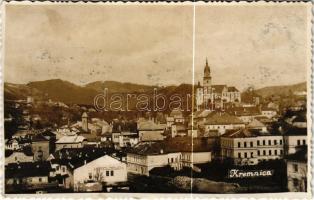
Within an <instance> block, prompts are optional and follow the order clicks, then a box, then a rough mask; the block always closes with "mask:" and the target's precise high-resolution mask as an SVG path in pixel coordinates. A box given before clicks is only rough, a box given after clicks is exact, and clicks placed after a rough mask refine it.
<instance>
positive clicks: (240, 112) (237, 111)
mask: <svg viewBox="0 0 314 200" xmlns="http://www.w3.org/2000/svg"><path fill="white" fill-rule="evenodd" d="M227 111H228V112H229V113H232V114H234V115H236V116H250V115H259V114H260V111H259V108H258V107H231V108H229V109H228V110H227Z"/></svg>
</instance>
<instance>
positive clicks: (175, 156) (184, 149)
mask: <svg viewBox="0 0 314 200" xmlns="http://www.w3.org/2000/svg"><path fill="white" fill-rule="evenodd" d="M211 152H212V146H211V145H208V144H207V143H206V142H204V140H202V139H198V138H197V139H194V140H193V146H192V138H191V137H176V138H170V139H168V140H164V141H155V142H140V143H139V144H137V145H136V146H135V147H134V148H133V149H130V150H129V151H128V153H127V169H128V172H130V173H134V174H141V175H146V176H149V172H150V170H152V169H154V168H157V167H166V166H170V167H171V168H173V169H175V170H181V169H182V168H183V167H193V166H194V164H201V163H207V162H210V161H211V159H212V154H211ZM194 158H195V159H194ZM193 159H194V160H193ZM192 161H193V162H192Z"/></svg>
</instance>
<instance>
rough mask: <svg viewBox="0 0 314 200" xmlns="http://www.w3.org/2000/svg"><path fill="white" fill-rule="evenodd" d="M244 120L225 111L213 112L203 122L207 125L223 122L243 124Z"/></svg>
mask: <svg viewBox="0 0 314 200" xmlns="http://www.w3.org/2000/svg"><path fill="white" fill-rule="evenodd" d="M243 123H244V122H243V121H242V120H240V119H239V118H238V117H236V116H233V115H230V114H228V113H225V112H215V113H212V114H210V115H209V116H208V117H207V120H206V121H205V123H204V124H207V125H221V124H222V125H223V124H243Z"/></svg>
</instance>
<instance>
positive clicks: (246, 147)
mask: <svg viewBox="0 0 314 200" xmlns="http://www.w3.org/2000/svg"><path fill="white" fill-rule="evenodd" d="M220 146H221V157H222V158H223V159H230V160H232V161H233V163H234V164H236V165H255V164H257V163H258V162H260V161H262V160H270V159H281V158H282V157H283V147H284V145H283V137H282V136H281V135H271V134H267V133H261V132H259V131H256V130H249V129H239V130H230V131H228V132H226V133H225V134H223V135H222V136H221V138H220Z"/></svg>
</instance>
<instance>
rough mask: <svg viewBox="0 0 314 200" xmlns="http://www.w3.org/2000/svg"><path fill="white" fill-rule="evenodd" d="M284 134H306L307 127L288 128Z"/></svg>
mask: <svg viewBox="0 0 314 200" xmlns="http://www.w3.org/2000/svg"><path fill="white" fill-rule="evenodd" d="M284 134H285V135H307V128H295V127H293V128H289V129H288V130H287V131H286V132H285V133H284Z"/></svg>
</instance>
